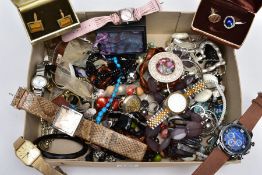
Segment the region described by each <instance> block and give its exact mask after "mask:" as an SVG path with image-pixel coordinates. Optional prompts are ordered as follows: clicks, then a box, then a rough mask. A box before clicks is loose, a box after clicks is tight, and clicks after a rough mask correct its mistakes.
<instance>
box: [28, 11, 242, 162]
mask: <svg viewBox="0 0 262 175" xmlns="http://www.w3.org/2000/svg"><path fill="white" fill-rule="evenodd" d="M108 14H110V13H109V12H107V13H104V12H87V13H79V14H78V16H79V19H80V20H86V19H88V18H90V17H94V16H102V15H108ZM193 16H194V14H193V13H180V12H160V13H156V14H153V15H150V16H148V17H147V37H148V38H147V39H148V42H153V43H155V44H156V45H157V46H163V47H164V46H165V45H166V41H168V40H169V39H170V37H171V35H172V34H173V33H175V32H188V33H192V30H191V22H192V19H193ZM219 47H220V48H221V52H222V53H223V56H224V59H225V60H226V62H227V69H226V76H224V79H223V82H224V85H225V86H226V92H225V95H226V98H227V105H228V106H227V114H226V116H225V117H226V119H225V120H226V122H229V121H234V120H236V119H238V118H239V117H240V116H241V91H240V82H239V75H238V67H237V63H236V58H235V54H234V50H233V49H232V48H230V47H227V46H222V45H219ZM43 57H44V45H43V43H38V44H36V45H34V46H33V48H32V56H31V61H30V65H29V72H28V87H30V84H31V79H32V77H33V76H34V74H35V67H36V64H38V63H41V61H42V60H43ZM40 129H41V128H40V122H39V120H38V119H37V118H36V117H32V116H30V114H27V115H26V121H25V131H24V137H25V138H26V139H29V140H32V141H33V140H35V139H36V138H37V137H38V136H39V135H40ZM57 144H58V147H59V149H60V150H59V152H61V151H66V150H71V148H72V149H73V150H77V145H75V144H72V145H70V144H67V145H66V147H65V146H64V145H65V144H63V143H57ZM70 147H71V148H70ZM48 161H49V162H50V163H52V164H53V165H70V166H92V167H167V166H175V165H177V164H188V163H192V164H198V163H200V162H196V161H194V162H179V161H176V162H170V161H169V160H163V161H162V162H127V161H125V162H115V163H109V162H86V161H84V159H83V158H79V159H78V160H48Z"/></svg>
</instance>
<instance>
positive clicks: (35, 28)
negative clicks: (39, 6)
mask: <svg viewBox="0 0 262 175" xmlns="http://www.w3.org/2000/svg"><path fill="white" fill-rule="evenodd" d="M27 26H28V28H29V30H30V32H31V33H36V32H41V31H44V30H45V29H44V26H43V23H42V21H41V20H38V19H37V14H36V13H34V21H33V22H29V23H27Z"/></svg>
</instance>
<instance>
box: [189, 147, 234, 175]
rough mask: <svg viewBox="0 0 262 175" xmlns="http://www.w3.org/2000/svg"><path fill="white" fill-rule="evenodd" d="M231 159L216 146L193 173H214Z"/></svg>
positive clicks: (203, 174) (201, 174)
mask: <svg viewBox="0 0 262 175" xmlns="http://www.w3.org/2000/svg"><path fill="white" fill-rule="evenodd" d="M228 159H229V157H228V155H226V153H224V152H223V151H222V150H220V149H219V148H215V149H214V150H213V151H212V152H211V154H210V155H209V156H208V158H207V159H206V160H205V161H204V162H203V163H202V164H201V165H200V166H199V167H198V168H197V169H196V170H195V171H194V173H193V174H192V175H214V174H215V173H216V172H217V171H218V170H219V169H220V168H221V167H222V166H223V165H224V164H225V163H226V162H227V160H228Z"/></svg>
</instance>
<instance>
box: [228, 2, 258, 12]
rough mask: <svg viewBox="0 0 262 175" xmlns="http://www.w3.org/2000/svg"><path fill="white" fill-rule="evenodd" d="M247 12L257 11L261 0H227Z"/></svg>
mask: <svg viewBox="0 0 262 175" xmlns="http://www.w3.org/2000/svg"><path fill="white" fill-rule="evenodd" d="M227 1H229V2H231V3H233V4H235V5H238V6H240V7H242V8H244V9H246V10H247V11H249V12H252V13H257V12H258V11H259V9H260V8H261V6H262V0H227Z"/></svg>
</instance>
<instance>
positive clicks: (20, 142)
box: [14, 137, 65, 175]
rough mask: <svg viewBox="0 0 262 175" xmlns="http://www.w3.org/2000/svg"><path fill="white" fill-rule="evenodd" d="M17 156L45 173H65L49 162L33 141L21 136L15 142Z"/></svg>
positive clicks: (48, 174)
mask: <svg viewBox="0 0 262 175" xmlns="http://www.w3.org/2000/svg"><path fill="white" fill-rule="evenodd" d="M14 148H15V154H16V156H17V157H18V158H19V159H20V160H21V161H22V162H23V163H24V164H25V165H27V166H30V167H34V168H35V169H37V170H38V171H40V172H41V173H43V174H44V175H65V173H64V172H60V171H61V169H60V171H58V170H57V169H55V168H53V167H52V166H51V165H50V164H48V163H47V162H46V161H45V160H44V158H43V157H42V155H41V152H40V150H39V149H38V148H37V146H36V145H34V144H33V143H32V142H30V141H28V140H25V139H24V138H23V137H19V138H18V139H17V140H16V141H15V143H14Z"/></svg>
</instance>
